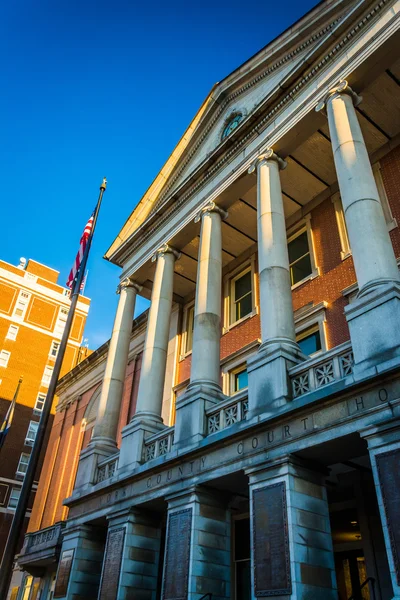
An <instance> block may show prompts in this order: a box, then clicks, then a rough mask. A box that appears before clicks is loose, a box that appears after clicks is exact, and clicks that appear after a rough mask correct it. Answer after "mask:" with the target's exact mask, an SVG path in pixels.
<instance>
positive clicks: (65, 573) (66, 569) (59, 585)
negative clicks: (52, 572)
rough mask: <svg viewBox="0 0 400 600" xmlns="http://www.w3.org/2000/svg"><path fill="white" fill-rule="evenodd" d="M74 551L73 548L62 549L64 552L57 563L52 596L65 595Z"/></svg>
mask: <svg viewBox="0 0 400 600" xmlns="http://www.w3.org/2000/svg"><path fill="white" fill-rule="evenodd" d="M74 552H75V551H74V549H72V550H64V552H63V553H62V554H61V558H60V561H59V563H58V572H57V580H56V586H55V589H54V596H53V597H54V598H64V597H65V596H66V595H67V591H68V583H69V576H70V575H71V568H72V561H73V559H74Z"/></svg>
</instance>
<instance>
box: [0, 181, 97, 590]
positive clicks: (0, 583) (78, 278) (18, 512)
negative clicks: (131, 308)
mask: <svg viewBox="0 0 400 600" xmlns="http://www.w3.org/2000/svg"><path fill="white" fill-rule="evenodd" d="M106 185H107V181H106V178H104V179H103V182H102V184H101V185H100V193H99V198H98V201H97V205H96V208H95V211H94V215H93V227H92V230H91V232H90V235H89V237H88V241H87V244H86V248H85V252H84V255H83V257H82V262H81V264H80V267H79V270H78V272H77V273H76V275H75V279H74V282H73V285H72V292H71V306H70V309H69V311H68V317H67V321H66V323H65V329H64V333H63V335H62V338H61V342H60V347H59V349H58V354H57V358H56V362H55V365H54V369H53V374H52V376H51V380H50V384H49V389H48V392H47V395H46V400H45V402H44V405H43V410H42V414H41V417H40V421H39V428H38V430H37V433H36V438H35V442H34V444H33V448H32V453H31V456H30V459H29V464H28V469H27V471H26V473H25V477H24V482H23V484H22V488H21V494H20V497H19V500H18V504H17V507H16V509H15V514H14V519H13V522H12V525H11V528H10V533H9V534H8V538H7V543H6V546H5V548H4V554H3V560H2V562H1V567H0V600H6V598H7V593H8V588H9V585H10V581H11V577H12V570H13V563H14V557H15V554H16V552H17V545H18V540H19V536H20V533H21V531H22V528H23V523H24V519H25V513H26V510H27V508H28V502H29V496H30V493H31V490H32V485H33V481H34V477H35V473H36V469H37V466H38V462H39V457H40V452H41V450H42V448H43V442H44V438H45V434H46V429H47V425H48V422H49V417H50V411H51V407H52V405H53V400H54V395H55V391H56V387H57V382H58V378H59V375H60V371H61V366H62V362H63V359H64V354H65V350H66V347H67V343H68V338H69V334H70V331H71V327H72V320H73V318H74V313H75V309H76V305H77V303H78V297H79V291H80V287H81V283H82V278H83V275H84V273H85V268H86V263H87V260H88V256H89V252H90V246H91V244H92V239H93V234H94V230H95V228H96V222H97V217H98V215H99V211H100V206H101V201H102V199H103V194H104V191H105V189H106Z"/></svg>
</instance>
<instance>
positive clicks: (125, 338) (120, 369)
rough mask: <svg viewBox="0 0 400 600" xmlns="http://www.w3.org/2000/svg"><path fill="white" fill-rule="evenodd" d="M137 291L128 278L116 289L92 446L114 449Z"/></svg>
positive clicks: (136, 285)
mask: <svg viewBox="0 0 400 600" xmlns="http://www.w3.org/2000/svg"><path fill="white" fill-rule="evenodd" d="M140 290H141V287H140V286H139V285H138V284H136V283H134V282H133V281H132V280H131V279H129V278H128V279H125V280H124V281H122V282H121V283H120V285H119V286H118V290H117V293H118V294H119V295H120V298H119V302H118V308H117V314H116V315H115V321H114V327H113V331H112V336H111V340H110V347H109V350H108V354H107V363H106V370H105V374H104V379H103V385H102V388H101V396H100V402H99V408H98V412H97V419H96V425H95V427H94V431H93V437H92V440H91V444H92V445H93V444H96V443H99V442H100V443H101V444H102V445H104V444H105V445H111V446H112V447H114V448H115V447H116V436H117V428H118V421H119V415H120V409H121V402H122V394H123V389H124V381H125V371H126V365H127V362H128V353H129V343H130V339H131V333H132V320H133V313H134V311H135V302H136V295H137V293H138V292H140Z"/></svg>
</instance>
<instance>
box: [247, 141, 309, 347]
mask: <svg viewBox="0 0 400 600" xmlns="http://www.w3.org/2000/svg"><path fill="white" fill-rule="evenodd" d="M285 167H286V162H285V161H284V160H282V159H281V158H280V157H279V156H277V155H276V154H275V153H274V152H273V150H271V149H270V150H268V151H267V152H266V153H265V154H263V155H262V156H260V157H259V158H258V159H257V160H256V162H255V164H254V165H253V166H252V167H251V168H250V169H249V172H250V173H252V172H254V171H255V170H257V228H258V263H259V273H260V312H261V339H262V344H263V347H265V346H269V345H271V344H279V345H282V344H285V345H289V346H292V347H294V348H296V349H297V344H296V334H295V328H294V317H293V305H292V291H291V285H290V272H289V256H288V249H287V238H286V225H285V213H284V208H283V198H282V189H281V181H280V176H279V170H280V169H284V168H285Z"/></svg>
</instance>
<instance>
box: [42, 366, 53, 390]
mask: <svg viewBox="0 0 400 600" xmlns="http://www.w3.org/2000/svg"><path fill="white" fill-rule="evenodd" d="M47 370H50V376H49V380H48V381H46V380H45V374H46V371H47ZM53 371H54V367H53V366H52V365H46V366H45V368H44V371H43V375H42V380H41V382H40V385H41V386H43V387H49V385H50V381H51V377H52V375H53Z"/></svg>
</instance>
